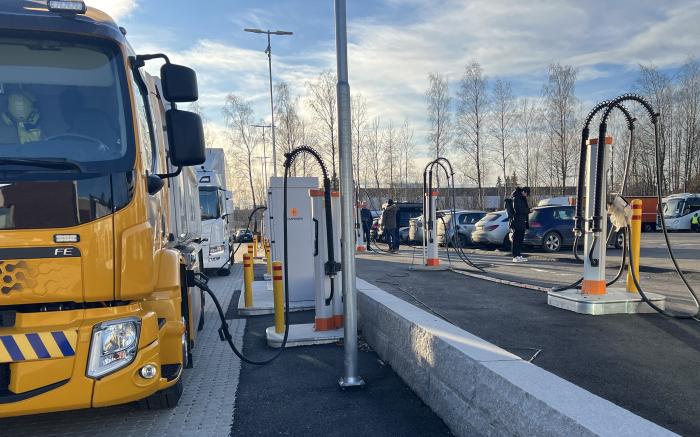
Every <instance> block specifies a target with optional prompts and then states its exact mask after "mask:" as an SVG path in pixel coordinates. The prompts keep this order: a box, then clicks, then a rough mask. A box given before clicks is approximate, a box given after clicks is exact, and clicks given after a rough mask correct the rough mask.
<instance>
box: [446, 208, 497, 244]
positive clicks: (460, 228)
mask: <svg viewBox="0 0 700 437" xmlns="http://www.w3.org/2000/svg"><path fill="white" fill-rule="evenodd" d="M455 215H456V218H457V222H456V223H455V224H454V225H453V223H452V220H453V217H452V211H451V210H448V211H447V212H445V213H444V214H443V216H442V218H440V219H438V220H437V242H438V244H439V245H440V246H444V245H445V244H447V245H452V244H453V243H454V242H455V241H456V242H457V244H458V245H459V247H465V246H467V245H468V244H471V242H472V238H471V235H472V232H473V231H474V227H475V226H476V223H477V222H478V221H479V220H481V219H482V218H483V217H484V216H485V215H486V212H484V211H477V210H467V211H464V210H461V211H456V212H455ZM445 228H447V232H445ZM455 228H456V230H457V235H456V236H454V235H453V234H454V232H455Z"/></svg>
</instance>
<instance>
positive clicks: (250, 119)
mask: <svg viewBox="0 0 700 437" xmlns="http://www.w3.org/2000/svg"><path fill="white" fill-rule="evenodd" d="M222 112H223V115H224V120H225V123H226V134H227V137H228V140H229V143H230V147H231V149H232V150H233V151H234V153H235V154H236V156H237V157H238V159H237V160H236V162H237V163H238V164H239V165H240V170H242V171H244V172H245V173H246V174H247V183H248V185H249V187H250V196H251V200H252V204H253V208H255V207H256V206H257V202H256V195H255V194H256V193H255V191H256V190H255V185H256V184H255V181H254V174H253V173H254V170H253V168H254V164H253V153H254V152H255V146H256V143H257V137H256V132H255V128H254V127H251V125H252V124H253V123H254V115H253V108H252V107H251V106H250V103H249V102H247V101H245V100H243V99H242V98H241V97H239V96H237V95H235V94H233V93H231V94H229V95H228V96H226V102H225V103H224V107H223V109H222Z"/></svg>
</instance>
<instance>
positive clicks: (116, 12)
mask: <svg viewBox="0 0 700 437" xmlns="http://www.w3.org/2000/svg"><path fill="white" fill-rule="evenodd" d="M85 3H86V4H87V5H88V6H92V7H94V8H97V9H99V10H101V11H103V12H106V13H107V14H108V15H110V16H111V17H112V18H114V19H115V20H119V19H120V18H123V17H125V16H127V15H129V14H130V13H131V12H132V11H133V10H134V9H136V7H137V6H138V4H137V2H136V0H86V1H85Z"/></svg>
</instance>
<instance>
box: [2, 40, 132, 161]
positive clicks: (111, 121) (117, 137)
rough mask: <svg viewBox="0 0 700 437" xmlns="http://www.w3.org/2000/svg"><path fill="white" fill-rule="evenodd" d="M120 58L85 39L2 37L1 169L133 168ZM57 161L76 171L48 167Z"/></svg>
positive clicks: (110, 48)
mask: <svg viewBox="0 0 700 437" xmlns="http://www.w3.org/2000/svg"><path fill="white" fill-rule="evenodd" d="M121 59H122V58H121V55H120V52H119V50H118V47H117V46H116V45H114V44H112V43H109V42H106V41H101V40H97V39H94V40H93V39H92V38H89V37H85V36H82V37H80V38H75V37H72V36H60V35H59V34H55V33H51V34H49V33H45V34H44V33H38V32H33V33H32V34H26V33H17V32H15V33H13V34H8V33H6V32H3V33H0V70H1V71H2V73H1V74H0V171H3V172H8V174H10V173H12V171H16V172H32V171H41V172H44V173H45V172H47V171H57V170H58V171H60V170H76V171H77V170H80V171H88V172H100V173H112V172H115V171H129V170H132V167H133V156H134V147H133V146H132V143H133V141H131V140H130V138H131V137H133V133H132V132H133V129H132V128H131V123H130V122H127V120H131V116H130V112H129V105H128V104H127V103H126V102H128V101H129V99H128V92H127V89H126V85H125V83H126V82H125V80H124V76H125V71H124V70H125V69H124V65H123V62H122V61H121ZM3 159H4V161H3ZM57 161H63V162H70V163H71V164H72V167H71V166H66V165H64V166H62V167H61V166H56V165H53V166H52V167H47V165H45V164H46V163H47V162H53V163H54V164H55V163H56V162H57ZM42 162H43V163H44V165H43V166H37V169H36V170H35V169H32V168H31V167H32V165H31V164H32V163H42ZM20 164H21V165H20Z"/></svg>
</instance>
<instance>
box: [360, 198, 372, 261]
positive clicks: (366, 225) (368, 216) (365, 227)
mask: <svg viewBox="0 0 700 437" xmlns="http://www.w3.org/2000/svg"><path fill="white" fill-rule="evenodd" d="M372 221H373V219H372V211H370V210H369V209H367V204H366V203H363V204H362V209H360V222H361V223H362V235H364V237H365V244H367V250H370V246H369V240H370V237H371V231H372Z"/></svg>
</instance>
